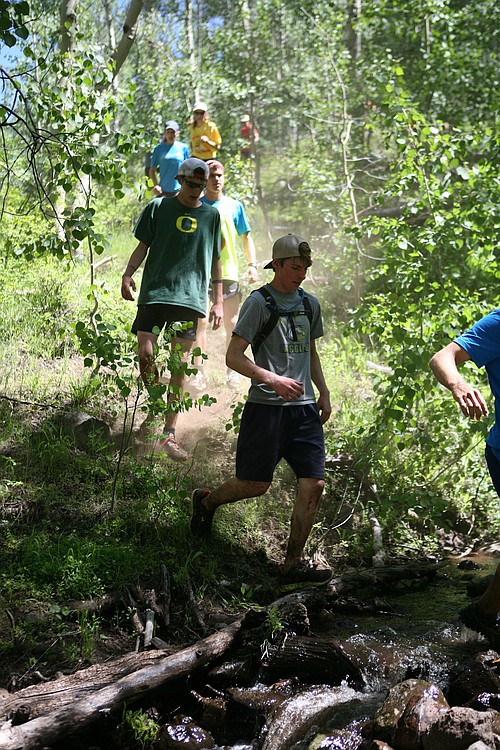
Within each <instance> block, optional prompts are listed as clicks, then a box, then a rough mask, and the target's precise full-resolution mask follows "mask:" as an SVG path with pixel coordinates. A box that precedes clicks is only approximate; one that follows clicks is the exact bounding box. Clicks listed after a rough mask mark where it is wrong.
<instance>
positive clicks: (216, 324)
mask: <svg viewBox="0 0 500 750" xmlns="http://www.w3.org/2000/svg"><path fill="white" fill-rule="evenodd" d="M223 318H224V313H223V310H222V302H217V303H216V304H214V305H212V307H211V308H210V313H209V315H208V322H209V323H212V330H214V331H216V330H217V328H220V327H221V325H222V320H223Z"/></svg>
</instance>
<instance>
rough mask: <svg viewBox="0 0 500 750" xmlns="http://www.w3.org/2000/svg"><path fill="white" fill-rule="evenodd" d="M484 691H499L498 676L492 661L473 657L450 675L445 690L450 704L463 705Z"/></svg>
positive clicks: (499, 679) (499, 680) (499, 681)
mask: <svg viewBox="0 0 500 750" xmlns="http://www.w3.org/2000/svg"><path fill="white" fill-rule="evenodd" d="M484 693H500V678H499V677H498V675H497V674H496V672H495V668H494V661H492V662H491V663H490V662H489V661H487V660H484V659H482V658H476V659H473V660H471V661H469V662H467V663H466V664H465V665H464V666H463V668H462V670H461V671H460V672H458V673H457V674H454V675H451V676H450V683H449V687H448V691H447V698H448V703H449V704H450V706H463V705H464V704H466V703H469V702H471V701H473V700H475V698H476V696H478V695H481V694H484Z"/></svg>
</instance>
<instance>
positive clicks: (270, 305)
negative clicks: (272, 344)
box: [252, 286, 312, 358]
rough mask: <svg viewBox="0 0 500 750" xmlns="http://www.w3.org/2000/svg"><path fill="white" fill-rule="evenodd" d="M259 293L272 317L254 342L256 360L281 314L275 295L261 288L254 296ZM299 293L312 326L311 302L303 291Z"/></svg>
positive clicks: (300, 290) (253, 349)
mask: <svg viewBox="0 0 500 750" xmlns="http://www.w3.org/2000/svg"><path fill="white" fill-rule="evenodd" d="M257 292H258V293H259V294H262V296H263V297H264V299H265V301H266V307H267V309H268V310H269V311H270V315H269V318H268V319H267V320H266V322H265V323H264V325H263V326H262V328H261V329H260V331H258V333H257V335H256V336H255V338H254V340H253V341H252V351H253V356H254V358H255V356H256V355H257V352H258V350H259V347H260V345H261V344H262V342H263V341H265V339H266V338H267V337H268V336H269V334H270V333H271V331H272V330H273V328H274V327H275V326H276V323H277V322H278V320H279V317H280V313H279V310H278V306H277V304H276V300H275V299H274V297H273V295H272V294H270V292H269V291H268V290H267V289H266V287H264V286H261V287H259V289H255V290H254V291H253V292H252V294H256V293H257ZM299 292H301V297H302V304H303V306H304V312H305V314H306V315H307V317H308V319H309V325H312V307H311V301H310V299H309V297H308V296H307V294H306V293H305V292H304V290H303V289H299Z"/></svg>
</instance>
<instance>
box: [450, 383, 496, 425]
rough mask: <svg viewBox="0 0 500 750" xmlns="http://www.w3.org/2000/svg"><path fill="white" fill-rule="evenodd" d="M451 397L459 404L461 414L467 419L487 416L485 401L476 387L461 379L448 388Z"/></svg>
mask: <svg viewBox="0 0 500 750" xmlns="http://www.w3.org/2000/svg"><path fill="white" fill-rule="evenodd" d="M450 390H451V392H452V394H453V398H454V399H455V401H456V402H457V404H458V405H459V406H460V408H461V410H462V414H463V415H464V416H465V417H469V419H481V417H487V416H488V407H487V406H486V401H485V400H484V398H483V397H482V395H481V392H480V391H478V389H477V388H473V387H472V386H471V385H469V384H468V383H466V382H465V381H461V382H460V383H457V384H456V385H453V387H452V388H450Z"/></svg>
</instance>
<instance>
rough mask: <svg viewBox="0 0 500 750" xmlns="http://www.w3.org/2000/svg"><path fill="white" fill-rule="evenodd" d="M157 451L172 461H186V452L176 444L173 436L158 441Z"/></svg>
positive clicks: (166, 436)
mask: <svg viewBox="0 0 500 750" xmlns="http://www.w3.org/2000/svg"><path fill="white" fill-rule="evenodd" d="M157 450H158V452H159V453H160V452H161V453H165V455H167V456H168V457H169V458H172V459H173V460H174V461H186V460H187V457H188V454H187V452H186V451H185V450H184V449H183V448H181V447H180V446H179V445H178V444H177V441H176V439H175V438H174V437H173V435H165V437H164V438H163V440H160V441H159V444H158V449H157Z"/></svg>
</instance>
